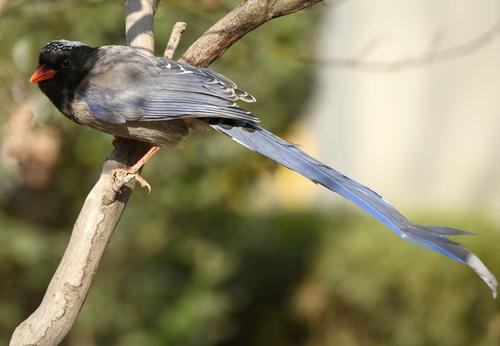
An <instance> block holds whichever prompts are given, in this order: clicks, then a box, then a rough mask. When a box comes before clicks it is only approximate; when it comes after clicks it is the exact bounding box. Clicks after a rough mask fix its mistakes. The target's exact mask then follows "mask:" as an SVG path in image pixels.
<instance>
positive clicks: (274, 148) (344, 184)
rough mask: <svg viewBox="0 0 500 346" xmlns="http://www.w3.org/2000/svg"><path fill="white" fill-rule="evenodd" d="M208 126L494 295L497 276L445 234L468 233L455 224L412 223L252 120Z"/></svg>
mask: <svg viewBox="0 0 500 346" xmlns="http://www.w3.org/2000/svg"><path fill="white" fill-rule="evenodd" d="M210 126H211V127H212V128H214V129H215V130H217V131H219V132H222V133H223V134H225V135H227V136H229V137H230V138H232V139H233V140H234V141H236V142H238V143H240V144H242V145H244V146H246V147H247V148H249V149H251V150H254V151H256V152H258V153H260V154H262V155H264V156H267V157H269V158H270V159H272V160H274V161H276V162H278V163H280V164H282V165H283V166H285V167H287V168H289V169H291V170H293V171H295V172H297V173H299V174H300V175H302V176H304V177H306V178H308V179H310V180H311V181H313V182H315V183H317V184H321V185H323V186H324V187H326V188H327V189H329V190H331V191H333V192H336V193H338V194H339V195H341V196H343V197H345V198H347V199H348V200H350V201H352V202H353V203H354V204H356V205H357V206H358V207H359V208H361V209H363V210H364V211H366V212H367V213H368V214H370V215H371V216H373V217H374V218H375V219H377V220H379V221H380V222H382V223H383V224H384V225H386V226H387V227H389V228H390V229H391V230H393V231H394V232H396V233H397V234H398V235H399V236H400V237H401V238H403V239H405V240H407V241H409V242H410V243H413V244H418V243H420V244H423V245H425V246H427V247H429V248H431V249H433V250H435V251H437V252H439V253H441V254H443V255H445V256H447V257H449V258H451V259H454V260H455V261H457V262H460V263H463V264H465V265H467V266H469V267H470V268H471V269H472V270H474V271H475V272H476V273H477V275H479V276H480V277H481V279H483V280H484V282H486V284H487V285H488V286H489V287H490V289H491V291H492V292H493V296H494V297H496V287H497V280H496V278H495V276H494V275H493V274H492V273H491V272H490V271H489V270H488V268H486V266H485V265H484V264H483V262H481V260H480V259H479V258H478V257H477V256H475V255H474V254H473V253H471V252H469V251H467V250H466V249H465V248H463V247H462V246H461V245H460V244H458V243H456V242H454V241H452V240H450V239H449V238H448V237H447V236H449V235H464V234H471V233H469V232H464V231H460V230H458V229H454V228H448V227H434V226H421V225H416V224H413V223H411V222H410V221H409V220H408V219H407V218H406V217H405V216H403V215H402V214H401V213H400V212H399V211H397V210H396V208H394V207H393V206H392V205H390V204H389V203H388V202H387V201H386V200H385V199H383V198H382V197H381V196H379V195H378V194H377V193H376V192H374V191H372V190H370V189H369V188H367V187H366V186H363V185H361V184H360V183H358V182H356V181H354V180H352V179H350V178H348V177H346V176H345V175H343V174H342V173H340V172H338V171H336V170H334V169H332V168H330V167H328V166H326V165H325V164H323V163H321V162H320V161H318V160H316V159H315V158H313V157H311V156H309V155H308V154H306V153H304V152H303V151H302V150H300V149H299V148H297V147H296V146H294V145H292V144H290V143H288V142H286V141H284V140H283V139H281V138H279V137H277V136H275V135H273V134H272V133H271V132H269V131H267V130H265V129H263V128H262V127H260V126H258V125H256V124H254V123H247V124H246V125H245V126H244V127H239V126H227V125H222V124H211V125H210Z"/></svg>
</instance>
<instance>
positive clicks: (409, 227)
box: [30, 39, 497, 297]
mask: <svg viewBox="0 0 500 346" xmlns="http://www.w3.org/2000/svg"><path fill="white" fill-rule="evenodd" d="M30 81H31V82H32V83H35V84H38V87H39V88H40V89H41V91H42V92H43V93H44V94H45V95H46V96H47V97H48V98H49V99H50V101H51V102H52V103H53V104H54V106H55V107H56V108H57V109H58V110H59V111H60V112H61V113H62V114H64V115H65V116H66V117H67V118H69V119H71V120H72V121H74V122H76V123H77V124H80V125H86V126H89V127H91V128H94V129H96V130H99V131H102V132H106V133H109V134H111V135H114V136H116V137H124V138H130V139H134V140H137V141H141V142H146V143H148V144H149V145H151V147H150V149H149V151H148V152H147V153H146V154H145V155H144V157H142V158H141V159H140V160H138V161H137V163H135V164H134V165H132V166H130V167H128V168H126V169H125V172H126V173H128V174H131V175H133V176H134V177H135V178H136V180H137V181H138V182H139V183H140V184H141V185H142V186H144V187H148V188H149V189H150V187H149V184H148V183H147V182H146V181H145V180H144V179H143V178H142V177H141V176H140V175H139V171H140V169H141V167H142V166H143V165H144V164H145V163H146V162H147V161H148V160H149V159H150V158H151V157H152V156H153V155H154V154H155V153H156V152H157V151H158V150H159V149H160V148H161V147H170V146H174V145H176V144H178V143H179V142H181V141H182V140H183V139H184V138H185V137H186V136H187V135H188V134H189V133H190V132H192V131H196V130H201V129H210V128H211V129H213V130H215V131H217V132H220V133H222V134H223V135H226V136H227V137H229V138H230V139H232V140H234V141H235V142H237V143H239V144H242V145H243V146H245V147H247V148H248V149H250V150H253V151H255V152H257V153H260V154H262V155H264V156H266V157H268V158H270V159H272V160H274V161H275V162H277V163H279V164H281V165H283V166H285V167H287V168H289V169H290V170H292V171H295V172H297V173H298V174H300V175H302V176H303V177H305V178H307V179H309V180H311V181H312V182H314V183H316V184H319V185H322V186H324V187H325V188H327V189H328V190H331V191H332V192H335V193H337V194H339V195H340V196H342V197H344V198H346V199H347V200H349V201H351V202H352V203H354V204H355V205H356V206H357V207H359V208H360V209H362V210H363V211H365V212H366V213H368V214H369V215H371V216H372V217H373V218H375V219H376V220H378V221H379V222H381V223H382V224H384V225H385V226H386V227H388V228H389V229H390V230H392V231H393V232H395V233H396V234H397V235H399V236H400V237H401V238H403V239H404V240H406V241H408V242H410V243H412V244H414V245H417V246H424V247H427V248H430V249H432V250H434V251H436V252H438V253H440V254H442V255H444V256H447V257H449V258H451V259H453V260H455V261H457V262H459V263H462V264H464V265H466V266H468V267H470V268H471V269H472V270H473V271H474V272H475V273H476V274H477V275H478V276H479V277H480V278H481V279H482V280H483V281H484V282H485V283H486V284H487V285H488V286H489V288H490V290H491V292H492V294H493V297H496V287H497V280H496V278H495V276H494V275H493V274H492V273H491V272H490V271H489V270H488V268H487V267H486V266H485V265H484V264H483V262H482V261H481V260H480V259H479V258H478V257H477V256H476V255H474V254H473V253H471V252H470V251H468V250H467V249H465V248H464V247H463V246H462V245H460V244H459V243H457V242H455V241H454V240H451V239H450V238H449V236H459V235H468V234H473V233H471V232H466V231H462V230H459V229H456V228H451V227H437V226H425V225H419V224H416V223H413V222H411V221H410V220H408V219H407V218H406V217H405V216H404V215H403V214H402V213H400V212H399V211H398V210H397V209H396V208H395V207H393V206H392V205H391V204H390V203H389V202H388V201H387V200H385V199H384V198H383V197H381V196H380V195H379V194H378V193H376V192H375V191H373V190H372V189H370V188H368V187H366V186H364V185H362V184H360V183H358V182H357V181H355V180H353V179H351V178H349V177H347V176H346V175H344V174H342V173H341V172H339V171H337V170H335V169H333V168H331V167H329V166H328V165H326V164H324V163H322V162H321V161H319V160H317V159H315V158H313V157H312V156H310V155H309V154H307V153H305V152H304V151H303V150H301V149H300V148H299V147H298V146H296V145H293V144H291V143H289V142H287V141H285V140H284V139H282V138H280V137H278V136H276V135H274V134H273V133H271V132H270V131H268V130H266V129H265V128H263V127H262V126H261V125H260V122H259V119H258V118H256V117H254V116H253V115H252V114H251V113H250V112H249V111H247V110H245V109H244V108H242V107H240V105H239V104H238V103H237V102H238V101H242V102H247V103H252V102H255V101H256V99H255V98H254V97H253V96H252V95H250V94H249V93H248V92H246V91H244V90H242V89H240V88H239V87H238V86H237V85H236V84H235V83H234V82H233V81H232V80H230V79H229V78H227V77H225V76H224V75H222V74H220V73H218V72H215V71H213V70H211V69H207V68H201V67H196V66H192V65H189V64H184V63H179V62H176V61H174V60H169V59H166V58H163V57H156V56H151V55H147V54H144V53H143V52H141V51H140V50H137V49H134V48H131V47H128V46H119V45H109V46H100V47H90V46H89V45H87V44H85V43H82V42H78V41H69V40H65V39H60V40H53V41H50V42H47V43H46V44H44V45H43V46H42V48H41V49H40V54H39V66H38V67H37V68H36V70H35V71H34V73H33V74H32V76H31V79H30Z"/></svg>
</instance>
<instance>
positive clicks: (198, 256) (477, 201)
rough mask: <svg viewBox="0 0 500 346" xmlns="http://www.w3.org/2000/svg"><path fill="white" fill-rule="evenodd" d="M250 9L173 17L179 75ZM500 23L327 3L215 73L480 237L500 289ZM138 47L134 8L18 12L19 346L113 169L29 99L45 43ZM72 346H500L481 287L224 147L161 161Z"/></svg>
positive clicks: (331, 200)
mask: <svg viewBox="0 0 500 346" xmlns="http://www.w3.org/2000/svg"><path fill="white" fill-rule="evenodd" d="M237 3H238V1H235V0H227V1H226V0H188V1H186V0H183V1H181V0H163V1H161V2H160V6H159V9H158V12H157V15H156V21H155V35H156V45H157V54H161V53H162V52H163V49H164V45H165V43H166V42H167V40H168V36H169V34H170V30H171V27H172V25H173V24H174V23H175V21H180V20H182V21H186V22H187V23H188V29H187V31H186V32H185V34H184V35H183V37H182V40H181V44H180V47H179V48H178V54H177V56H180V54H181V53H182V52H183V51H184V50H185V49H186V48H187V47H188V46H189V45H190V44H191V43H192V42H193V41H194V40H195V39H196V38H197V37H198V36H199V35H201V34H202V33H203V32H204V31H205V30H206V29H207V28H208V27H210V26H211V25H212V24H213V23H214V22H215V21H216V20H217V19H219V18H220V17H222V16H223V15H224V14H225V13H227V12H228V11H229V10H230V9H231V8H232V7H234V6H235V5H236V4H237ZM499 6H500V5H499V4H498V2H497V1H493V0H481V1H453V0H438V1H436V0H421V1H412V0H380V1H376V2H375V1H369V0H346V1H327V2H325V3H322V4H319V5H317V6H316V7H314V8H311V9H308V10H306V11H302V12H300V13H297V14H294V15H291V16H287V17H283V18H279V19H276V20H273V21H271V22H268V23H267V24H265V25H264V26H262V27H260V28H259V29H257V30H255V31H254V32H252V33H250V34H249V35H247V36H245V37H244V38H243V39H242V40H240V41H239V42H237V43H236V44H235V45H234V46H233V47H231V49H229V50H228V51H227V53H226V54H225V55H224V56H223V57H222V58H220V59H219V60H218V61H217V62H216V63H215V64H214V65H212V68H214V69H215V70H217V71H219V72H222V73H224V74H226V75H228V76H229V77H231V79H233V80H234V81H236V82H238V84H239V85H240V86H241V87H242V88H244V89H246V90H248V91H249V92H251V93H252V94H253V95H254V96H256V97H257V99H258V100H259V102H258V103H257V104H255V105H252V106H251V107H249V108H250V110H251V111H252V112H254V114H256V115H257V116H259V117H260V118H261V120H262V124H263V126H265V127H266V128H268V129H270V130H272V131H274V132H276V133H278V134H280V135H281V136H283V137H285V138H287V139H288V140H290V141H292V142H294V143H298V144H300V145H301V146H302V147H303V148H305V149H306V150H307V151H309V152H310V153H312V154H314V155H316V156H318V157H320V158H321V159H322V160H323V161H324V162H326V163H328V164H330V165H332V166H333V167H334V168H337V169H339V170H341V171H342V172H344V173H346V174H347V175H349V176H351V177H353V178H355V179H357V180H358V181H360V182H362V183H365V184H366V185H368V186H370V187H372V188H373V189H374V190H375V191H377V192H379V193H380V194H382V195H383V196H384V197H386V198H387V199H388V200H389V201H391V202H392V203H393V204H394V205H395V206H397V207H398V208H399V209H400V210H401V211H403V212H404V213H405V214H406V215H407V216H408V217H409V218H410V219H412V220H413V221H415V222H418V223H422V224H436V225H447V226H450V227H456V228H460V229H465V230H469V231H474V232H477V233H479V235H478V236H473V237H464V238H461V239H459V240H460V242H462V243H463V244H465V245H466V246H467V247H468V248H470V249H472V250H473V251H474V252H475V253H476V254H477V255H478V256H479V257H481V258H482V259H483V260H484V262H485V263H486V265H487V266H488V267H489V268H490V269H491V270H492V271H493V272H494V273H496V274H497V275H498V274H500V270H499V269H500V251H498V245H497V244H499V241H500V232H499V229H500V218H499V216H498V215H499V214H498V210H499V208H500V175H499V174H498V173H499V172H500V156H499V155H498V153H497V152H498V148H499V146H500V136H499V133H500V114H499V113H500V101H499V98H498V90H499V89H500V88H499V87H500V69H498V67H497V66H498V62H499V61H500V38H499V37H498V36H499V35H500V7H499ZM57 38H67V39H73V40H79V41H84V42H86V43H88V44H90V45H93V46H97V45H105V44H124V42H125V38H124V6H123V1H109V0H107V1H104V0H86V1H83V0H82V1H77V0H67V1H63V0H51V1H40V0H29V1H28V0H0V43H1V47H2V49H0V131H1V132H0V136H1V137H0V155H1V162H0V178H1V179H0V343H1V344H7V342H8V340H9V338H10V335H11V333H12V331H13V330H14V328H15V327H16V326H17V325H18V324H19V323H20V322H21V321H22V320H24V319H25V318H26V317H27V316H28V315H29V314H30V313H31V312H32V311H33V310H34V309H35V308H36V307H37V306H38V304H39V302H40V301H41V299H42V297H43V294H44V292H45V288H46V286H47V284H48V282H49V280H50V278H51V276H52V274H53V272H54V271H55V269H56V267H57V264H58V262H59V259H60V258H61V256H62V253H63V251H64V249H65V245H66V244H67V241H68V239H69V236H70V232H71V229H72V225H73V223H74V220H75V219H76V216H77V214H78V212H79V210H80V207H81V205H82V203H83V201H84V199H85V197H86V194H87V192H88V191H89V190H90V189H91V187H92V186H93V184H94V183H95V181H96V179H97V177H98V174H99V171H100V168H101V163H102V161H103V159H104V158H105V157H106V155H108V154H109V153H110V152H111V150H112V145H111V140H112V138H110V136H108V135H104V134H101V133H98V132H96V131H93V130H91V129H87V128H84V127H80V126H76V125H75V124H73V123H71V122H70V121H68V120H67V119H66V118H64V117H63V116H61V115H60V114H58V113H57V112H56V110H55V108H54V107H53V106H52V105H51V104H49V102H48V100H47V99H46V98H45V97H44V96H43V95H42V93H41V92H40V91H39V90H38V88H36V87H35V86H33V85H30V84H29V82H28V80H29V77H30V75H31V73H32V72H33V70H34V68H35V67H36V66H37V58H38V50H39V48H40V46H41V45H42V44H43V43H45V42H46V41H49V40H52V39H57ZM143 176H145V177H146V178H147V179H148V181H149V182H150V183H151V185H152V186H153V192H152V194H151V195H150V196H148V195H147V194H146V193H145V191H141V190H140V189H137V190H136V191H135V193H134V194H133V196H132V198H131V200H130V202H129V204H128V206H127V209H126V211H125V213H124V216H123V218H122V220H121V222H120V224H119V226H118V228H117V230H116V231H115V234H114V235H113V238H112V241H111V243H110V245H109V248H108V250H107V252H106V254H105V257H104V259H103V262H102V265H101V268H100V269H99V271H98V273H97V275H96V278H95V280H94V284H93V287H92V289H91V292H90V294H89V297H88V299H87V301H86V303H85V305H84V307H83V309H82V312H81V315H80V317H79V319H78V321H77V322H76V325H75V326H74V328H73V330H72V331H71V333H70V334H69V336H68V337H67V339H66V340H65V341H64V343H63V344H64V345H75V346H86V345H125V346H129V345H130V346H131V345H188V346H189V345H193V346H197V345H221V346H229V345H314V346H316V345H318V346H319V345H481V346H483V345H484V346H486V345H498V344H500V309H499V307H500V305H499V303H498V300H493V299H492V298H491V295H490V292H489V291H488V289H487V287H486V286H485V285H484V284H483V283H482V282H481V281H480V279H479V278H477V277H476V276H475V275H474V274H473V273H472V272H471V271H470V270H468V268H466V267H464V266H461V265H459V264H457V263H455V262H453V261H451V260H449V259H447V258H444V257H443V256H440V255H438V254H435V253H432V252H430V251H427V250H422V249H418V248H415V247H413V246H411V245H410V244H408V243H406V242H404V241H403V240H401V239H399V238H398V237H396V236H395V235H394V234H393V233H392V232H390V231H389V230H387V229H386V228H384V227H383V226H381V225H380V224H378V223H377V222H376V221H374V220H373V219H371V218H370V217H368V216H366V215H365V214H363V213H362V212H361V211H359V210H357V209H356V208H354V207H353V206H352V205H351V204H350V203H349V202H347V201H345V200H343V199H341V198H340V197H338V196H336V195H334V194H332V193H325V192H324V191H323V190H322V189H321V188H320V187H318V186H316V185H314V184H312V183H310V182H308V181H306V180H305V179H303V178H300V177H298V176H295V175H294V174H292V173H290V172H289V171H287V170H286V169H282V168H278V167H277V166H276V165H275V164H274V163H272V162H271V161H269V160H267V159H264V158H261V157H259V156H258V155H256V154H255V153H253V152H250V151H248V150H246V149H245V148H244V147H242V146H239V145H238V144H236V143H232V142H228V140H227V139H226V138H225V137H223V136H220V135H218V134H215V133H198V134H195V135H193V136H191V137H190V138H189V139H188V140H186V141H185V142H184V143H183V144H182V145H181V146H179V147H178V148H174V149H172V150H164V151H162V152H160V154H159V155H157V156H156V157H155V158H154V159H153V160H152V161H151V162H150V163H148V165H147V167H146V169H145V170H144V171H143Z"/></svg>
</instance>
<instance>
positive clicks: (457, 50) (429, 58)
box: [306, 20, 500, 72]
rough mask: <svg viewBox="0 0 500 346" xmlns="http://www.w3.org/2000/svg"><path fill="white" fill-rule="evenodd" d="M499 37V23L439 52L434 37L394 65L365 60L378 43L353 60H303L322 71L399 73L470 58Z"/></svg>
mask: <svg viewBox="0 0 500 346" xmlns="http://www.w3.org/2000/svg"><path fill="white" fill-rule="evenodd" d="M499 34H500V20H499V21H498V22H496V23H495V24H494V25H493V26H492V27H490V28H489V29H488V30H486V31H485V32H483V33H481V34H480V35H479V36H477V37H475V38H473V39H472V40H470V41H468V42H466V43H463V44H460V45H456V46H452V47H449V48H442V49H440V47H439V45H440V36H439V35H436V36H435V37H434V38H433V39H432V41H431V43H430V44H429V48H428V49H427V50H426V51H425V52H424V53H422V54H419V55H417V56H413V57H409V58H404V59H396V60H393V61H370V60H367V56H368V55H369V54H371V53H373V52H374V51H375V50H376V49H377V48H379V47H380V45H381V44H382V41H381V39H373V40H370V41H369V42H368V43H367V44H366V45H365V46H364V47H363V48H362V49H361V50H360V53H358V54H356V57H354V58H335V57H332V58H323V59H321V58H320V59H316V58H312V59H307V58H306V60H310V61H311V62H314V63H316V64H320V65H322V66H324V67H332V68H343V69H353V70H361V71H367V72H399V71H402V70H409V69H414V68H419V67H422V66H425V65H429V64H434V63H438V62H443V61H448V60H453V59H457V58H461V57H464V56H467V55H470V54H473V53H475V52H477V51H479V50H480V49H482V48H484V47H486V46H487V45H488V44H490V43H491V42H492V41H493V40H495V39H496V38H497V37H498V35H499Z"/></svg>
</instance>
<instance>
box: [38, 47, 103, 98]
mask: <svg viewBox="0 0 500 346" xmlns="http://www.w3.org/2000/svg"><path fill="white" fill-rule="evenodd" d="M94 50H95V49H94V48H91V47H89V46H87V45H86V44H84V43H81V42H77V41H68V40H56V41H50V42H48V43H46V44H45V45H44V46H43V47H42V49H40V55H39V58H38V63H39V66H38V68H37V69H36V70H35V72H33V75H32V76H31V79H30V82H31V83H36V84H38V86H39V87H40V89H41V90H42V91H43V92H44V93H45V94H46V95H47V96H48V97H49V98H50V99H51V100H52V102H54V104H56V106H58V108H60V106H61V102H62V99H63V98H64V97H65V96H67V94H68V93H70V92H71V91H74V89H75V88H76V86H77V85H78V83H79V82H80V80H81V79H82V78H83V77H84V76H85V75H86V72H87V71H88V70H89V69H90V68H91V65H92V59H91V56H92V52H93V51H94Z"/></svg>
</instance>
